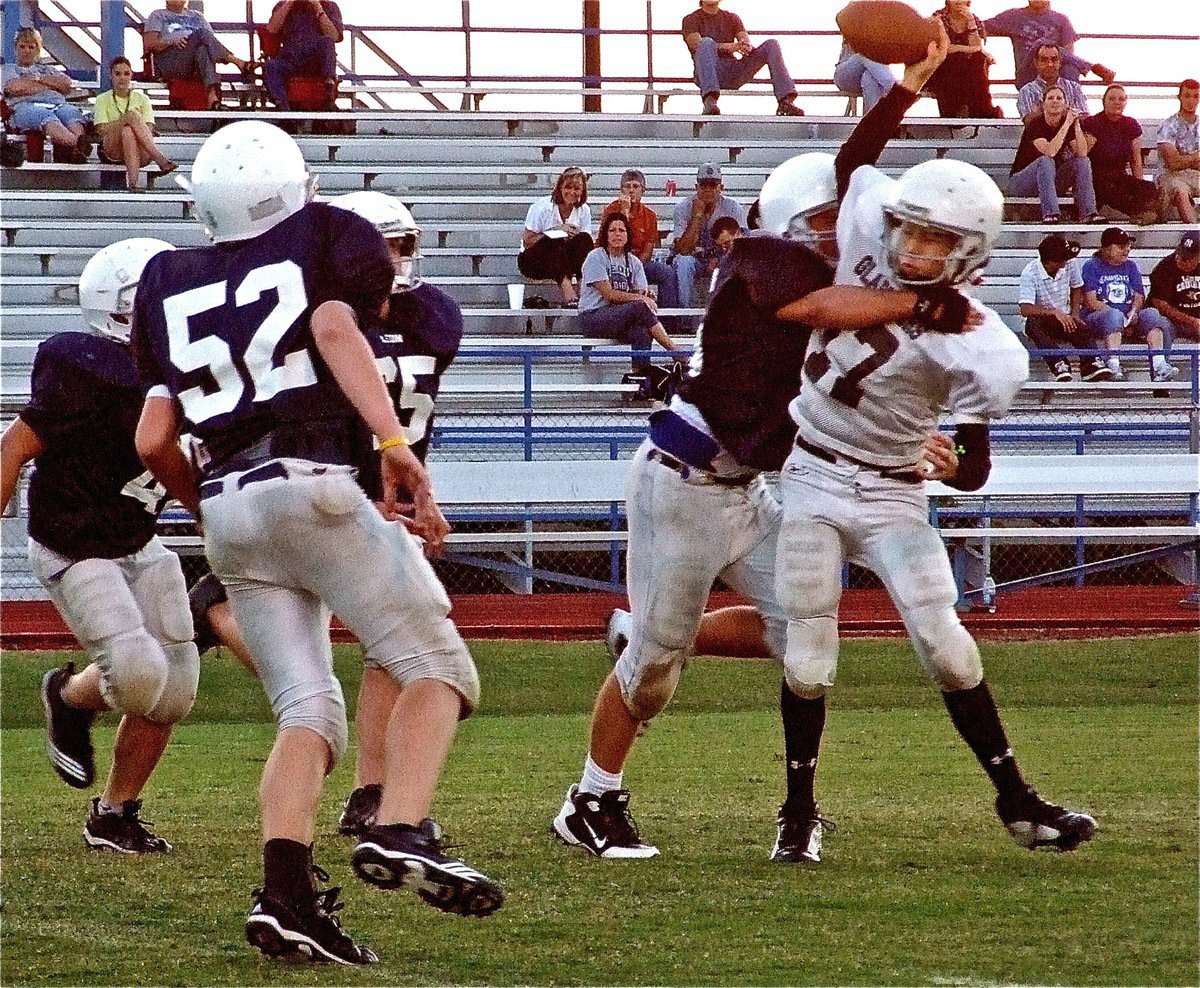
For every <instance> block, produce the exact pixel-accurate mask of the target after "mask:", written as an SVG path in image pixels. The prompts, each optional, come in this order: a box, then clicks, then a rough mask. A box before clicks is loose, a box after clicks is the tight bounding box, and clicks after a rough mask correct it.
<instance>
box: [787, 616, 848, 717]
mask: <svg viewBox="0 0 1200 988" xmlns="http://www.w3.org/2000/svg"><path fill="white" fill-rule="evenodd" d="M837 658H838V630H837V618H836V617H810V618H802V619H800V620H793V621H789V622H788V626H787V651H786V653H785V654H784V657H783V678H784V679H785V680H786V681H787V684H788V688H789V689H790V690H791V691H792V692H793V693H795V694H796V695H797V696H798V697H800V698H801V699H804V700H813V699H816V698H817V697H819V696H824V695H825V691H826V690H827V689H828V688H829V687H830V686H832V685H833V681H834V679H835V678H836V677H837Z"/></svg>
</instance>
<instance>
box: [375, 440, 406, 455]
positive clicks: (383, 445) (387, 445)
mask: <svg viewBox="0 0 1200 988" xmlns="http://www.w3.org/2000/svg"><path fill="white" fill-rule="evenodd" d="M407 445H408V440H407V439H405V438H404V437H403V436H393V437H392V438H391V439H384V440H382V441H381V442H380V443H379V452H381V453H382V452H383V451H384V450H385V449H391V448H392V447H394V446H407Z"/></svg>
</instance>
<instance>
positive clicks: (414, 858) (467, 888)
mask: <svg viewBox="0 0 1200 988" xmlns="http://www.w3.org/2000/svg"><path fill="white" fill-rule="evenodd" d="M350 864H351V865H352V866H353V868H354V873H355V874H356V875H358V877H359V878H361V879H362V880H363V881H364V882H367V883H368V884H370V885H374V886H376V887H378V888H381V889H398V888H407V889H411V890H412V891H414V892H416V894H417V895H418V896H419V897H420V898H421V899H422V900H424V901H425V902H427V903H428V904H429V905H431V906H433V907H434V908H435V909H440V910H441V911H442V912H446V913H456V914H458V915H460V916H490V915H491V914H492V913H494V912H495V911H496V910H497V909H499V908H500V907H501V905H503V904H504V890H503V889H502V888H500V886H499V885H497V884H496V883H495V882H494V881H492V880H491V879H490V878H488V877H487V875H484V874H482V873H481V872H478V871H476V870H475V869H474V868H471V867H469V866H468V865H466V864H464V863H463V862H462V861H459V860H458V859H457V858H452V857H450V856H448V855H447V854H446V853H445V847H444V844H443V841H442V829H441V827H439V826H438V825H437V824H436V823H435V822H434V821H433V820H430V819H429V818H428V817H426V818H425V819H424V820H422V821H421V823H420V824H419V825H418V826H416V827H413V826H410V825H409V824H406V823H392V824H375V825H374V826H372V827H370V828H368V829H367V830H366V831H365V832H364V833H363V834H362V837H361V839H360V841H359V844H358V846H357V847H356V848H355V849H354V853H353V854H352V855H351V856H350Z"/></svg>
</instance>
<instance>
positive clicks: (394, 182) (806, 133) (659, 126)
mask: <svg viewBox="0 0 1200 988" xmlns="http://www.w3.org/2000/svg"><path fill="white" fill-rule="evenodd" d="M213 116H214V115H213V114H188V113H182V112H179V113H176V112H174V111H169V110H163V111H161V112H159V113H158V118H159V121H160V124H161V126H162V127H163V129H164V131H165V134H164V136H163V137H162V139H161V141H160V146H162V147H163V149H164V150H165V152H166V153H167V154H168V155H170V156H171V157H172V158H173V159H175V160H176V161H178V162H180V164H181V165H182V166H183V170H184V171H186V166H187V164H188V163H189V162H191V161H192V159H193V158H194V157H195V154H196V151H197V150H198V148H199V147H200V145H201V143H202V142H203V139H204V137H205V136H206V135H205V134H204V133H185V132H181V131H177V130H173V129H172V128H177V127H179V126H180V125H194V124H195V123H196V120H197V119H199V120H200V121H206V120H208V119H210V118H212V117H213ZM230 116H233V115H230ZM336 117H337V118H338V119H342V120H345V121H350V122H352V124H353V126H354V127H355V129H356V133H354V134H349V135H337V136H319V135H315V134H314V135H307V134H305V135H301V136H300V137H299V138H298V141H299V144H300V146H301V148H302V150H303V151H304V154H305V157H306V159H307V160H308V162H309V165H310V168H311V169H312V170H313V171H315V172H316V173H317V174H318V175H319V176H320V186H321V190H322V193H328V194H337V193H339V192H344V191H350V190H353V189H362V188H373V189H377V190H380V191H384V192H389V193H394V194H396V195H398V196H399V197H400V198H402V199H403V200H404V201H405V202H406V203H407V204H408V205H409V206H410V208H411V209H412V211H413V214H414V216H415V217H416V219H417V221H418V223H419V224H420V225H421V227H422V229H423V231H424V233H423V242H422V246H423V255H424V258H423V266H422V272H423V276H424V277H425V278H426V279H427V280H428V281H430V282H431V283H433V284H436V285H439V286H440V287H442V288H443V289H445V290H446V291H447V292H448V293H450V294H451V295H452V296H453V297H454V298H455V299H457V300H458V302H459V303H460V304H461V305H462V307H463V310H464V316H465V323H466V336H465V338H464V341H463V347H462V351H461V355H460V357H459V359H458V360H457V361H456V362H455V364H454V366H453V367H452V368H451V370H450V371H449V373H448V374H447V376H446V379H445V384H444V387H443V390H442V395H441V397H440V398H439V403H438V405H439V415H438V426H437V432H436V434H435V438H434V454H433V455H434V457H436V458H438V459H444V460H447V461H464V462H465V461H487V460H489V459H491V460H497V461H509V460H525V461H529V460H552V459H553V460H576V461H597V460H599V461H608V460H612V459H621V458H625V457H627V456H628V455H629V454H630V452H631V451H632V450H633V449H634V448H636V446H637V444H638V443H639V442H640V439H641V437H642V435H643V432H644V426H645V419H646V415H647V412H648V411H649V406H648V405H647V404H645V403H643V402H638V401H636V400H635V399H634V397H633V391H634V388H633V387H632V386H631V385H628V384H622V383H621V378H622V375H623V374H624V373H625V372H627V371H628V370H629V353H628V349H627V348H624V347H619V346H616V345H614V344H605V343H603V342H595V341H587V340H584V339H583V337H582V336H581V335H580V334H579V331H578V328H577V325H576V319H575V314H574V312H573V311H571V310H566V309H558V308H553V307H552V308H549V309H545V308H522V309H515V310H514V309H510V308H509V307H508V304H507V290H506V286H507V285H508V284H509V283H514V282H520V281H522V280H523V279H522V278H521V276H520V275H519V274H518V273H517V269H516V263H515V258H516V252H517V246H518V243H519V239H520V229H521V223H522V219H523V217H524V215H525V212H526V209H527V208H528V206H529V203H530V202H531V201H532V200H533V199H534V198H536V197H538V196H541V195H545V194H546V193H547V192H548V191H549V189H550V188H551V187H552V185H553V182H554V179H555V177H556V176H557V175H558V174H559V173H560V172H561V170H562V169H563V168H564V167H566V166H567V165H570V164H579V163H582V164H583V165H584V167H585V168H586V169H587V171H588V172H589V174H590V185H589V200H590V203H591V205H592V208H593V216H595V217H598V215H599V213H600V211H601V209H602V208H603V206H604V204H605V203H607V202H608V201H609V200H611V199H612V198H613V197H614V196H615V194H616V189H617V185H618V182H619V176H620V173H621V171H622V170H623V169H625V168H627V167H629V166H631V165H636V166H637V167H639V168H641V169H642V170H643V171H644V172H645V173H646V175H647V178H648V186H649V188H648V191H647V195H646V199H645V201H646V202H647V204H648V205H650V206H651V207H652V208H653V209H654V210H655V211H656V212H657V213H658V215H659V219H660V227H661V229H662V230H663V232H664V233H669V230H670V225H671V213H672V210H673V208H674V207H675V205H676V204H677V203H678V202H679V201H680V198H681V197H683V196H685V195H687V194H688V192H689V190H690V189H691V187H692V183H693V178H692V176H694V174H695V169H696V167H697V165H699V164H700V163H703V162H706V161H715V162H718V163H720V164H721V166H722V169H723V173H724V181H725V185H726V191H727V194H729V195H731V196H733V197H734V198H736V199H738V200H739V201H740V202H742V203H743V205H746V206H748V205H749V204H750V203H751V201H752V200H753V199H754V198H755V196H756V194H757V191H758V189H759V188H760V187H761V184H762V182H763V180H764V178H765V177H766V175H767V174H768V173H769V172H770V170H771V169H772V168H773V167H775V166H776V165H777V164H779V163H780V162H781V161H783V160H784V159H785V158H787V157H790V156H792V155H794V154H798V153H801V152H803V151H806V150H822V151H836V150H837V148H838V147H840V146H841V143H842V142H844V140H845V139H846V137H847V136H848V135H849V133H850V131H851V129H852V127H853V126H854V124H855V123H856V121H855V120H854V119H853V118H846V117H816V116H813V117H804V118H801V119H798V120H788V119H775V118H770V119H763V118H762V117H759V116H739V115H737V114H736V113H727V114H726V115H724V116H722V117H720V118H717V119H714V118H704V117H700V116H691V115H684V114H669V115H668V114H663V113H658V114H614V113H605V114H595V113H587V114H585V113H573V114H549V113H539V112H517V111H505V112H445V113H432V112H429V111H405V110H395V111H388V110H372V111H355V112H348V113H342V114H337V115H336ZM954 124H955V126H953V127H951V126H949V125H948V124H947V123H946V122H944V121H939V120H937V119H936V118H933V119H931V118H922V119H920V120H918V121H915V122H914V123H913V125H912V126H911V127H910V128H909V131H908V133H907V135H906V136H904V137H901V138H898V139H896V140H894V141H893V142H892V143H891V145H890V146H889V147H888V148H887V149H886V151H885V152H884V154H883V157H882V158H881V162H880V165H881V167H882V168H883V169H884V170H885V171H888V172H890V173H893V174H896V173H899V172H900V171H902V170H903V169H904V168H906V167H908V166H910V165H912V164H915V163H917V162H919V161H923V160H927V159H929V158H935V157H951V158H960V159H963V160H966V161H970V162H972V163H974V164H977V165H979V166H980V167H982V168H983V169H984V170H985V171H987V172H988V173H989V174H991V175H993V177H995V178H997V180H998V181H1000V183H1001V184H1002V185H1003V182H1004V179H1005V178H1006V176H1007V173H1008V168H1009V165H1010V163H1011V161H1012V155H1013V149H1014V148H1015V146H1016V143H1017V136H1018V133H1019V130H1018V123H1017V121H1014V120H1011V119H1010V120H986V121H984V120H980V121H955V122H954ZM1143 126H1144V127H1145V130H1146V135H1145V137H1144V142H1145V144H1146V145H1147V146H1152V144H1153V134H1154V127H1155V125H1154V123H1153V122H1148V121H1143ZM148 177H149V178H150V179H153V168H151V169H150V171H149V173H148ZM669 182H674V183H675V185H676V186H677V187H678V190H679V191H678V195H677V196H670V195H668V194H667V193H666V191H665V189H666V187H667V185H668V183H669ZM0 184H2V188H0V235H2V236H3V240H2V241H0V242H2V243H3V245H4V249H3V253H2V256H0V293H2V297H0V320H2V325H3V329H2V333H3V344H4V355H3V363H2V380H0V392H2V398H0V419H3V421H4V423H7V421H8V420H10V419H11V417H12V416H13V415H14V414H15V413H16V411H17V410H18V409H19V408H20V405H21V403H22V401H23V400H24V398H25V396H27V394H28V377H29V370H30V367H31V365H32V358H33V353H34V351H35V349H36V346H37V343H38V342H39V341H40V340H43V339H45V338H46V337H48V336H49V335H51V334H53V333H55V332H58V331H61V330H65V329H76V328H81V327H82V323H81V320H80V317H79V313H78V308H77V292H76V283H77V280H78V275H79V273H80V271H81V270H82V268H83V265H84V264H85V263H86V261H87V259H88V258H89V257H90V256H91V254H92V253H93V252H94V251H95V250H96V249H97V248H98V247H101V246H103V245H105V244H108V243H112V242H114V241H117V240H120V239H123V238H125V237H128V236H133V235H139V236H155V237H160V238H162V239H164V240H167V241H169V242H171V243H174V244H177V245H179V246H190V245H200V244H203V243H205V242H206V241H205V237H204V234H203V231H202V229H201V227H200V225H199V223H197V222H196V221H195V220H194V219H193V218H192V216H191V211H190V208H189V204H188V198H187V196H186V195H185V194H184V193H182V192H181V191H180V190H179V189H178V187H177V186H176V185H175V183H174V182H172V181H171V180H169V179H167V180H163V181H151V183H150V184H151V188H150V189H149V191H148V192H147V193H146V194H144V195H136V196H134V195H130V194H128V193H127V192H125V191H123V190H122V191H111V190H109V189H107V188H105V187H104V186H105V184H106V179H105V173H103V172H100V171H98V170H96V169H94V168H87V167H80V166H71V165H52V164H48V165H26V166H24V167H22V168H20V169H6V170H4V172H3V174H2V175H0ZM1038 213H1039V210H1038V209H1037V207H1036V203H1035V202H1034V201H1033V200H1027V199H1024V200H1023V199H1013V200H1010V201H1009V202H1008V203H1007V206H1006V222H1005V226H1004V229H1003V233H1002V235H1001V239H1000V242H999V247H998V249H997V250H996V252H995V254H994V256H993V259H992V262H991V264H990V265H989V267H988V269H987V270H986V272H985V275H984V280H983V282H982V284H980V285H978V286H976V287H975V288H974V289H973V290H974V291H975V293H976V294H977V295H978V297H979V298H981V300H983V301H985V302H986V303H987V304H989V305H991V306H993V307H994V308H995V309H996V310H997V311H998V312H999V313H1000V314H1001V316H1002V317H1003V318H1004V319H1005V321H1006V322H1007V323H1008V325H1010V326H1011V327H1012V328H1013V329H1014V330H1015V331H1018V330H1019V329H1020V327H1021V323H1022V320H1021V319H1020V317H1019V315H1018V313H1017V307H1016V301H1015V300H1016V289H1017V279H1018V276H1019V274H1020V271H1021V269H1022V267H1023V266H1024V265H1025V263H1026V262H1027V261H1028V260H1029V259H1030V257H1032V256H1033V253H1034V249H1035V248H1036V245H1037V243H1038V242H1039V241H1040V240H1041V239H1042V237H1043V236H1044V235H1045V234H1046V233H1047V232H1048V229H1047V228H1045V227H1043V226H1042V225H1041V224H1040V223H1037V222H1034V220H1035V219H1036V216H1037V214H1038ZM1055 229H1057V230H1058V231H1060V232H1063V233H1064V234H1066V235H1068V236H1071V237H1073V238H1075V239H1078V240H1080V241H1081V242H1082V243H1083V244H1084V249H1085V252H1086V251H1089V250H1091V249H1094V248H1095V247H1097V246H1098V244H1099V237H1100V231H1101V229H1102V228H1101V227H1098V226H1078V225H1073V224H1071V223H1070V222H1068V223H1066V224H1063V225H1061V226H1058V227H1056V228H1055ZM1184 229H1185V228H1184V227H1183V226H1182V225H1179V224H1161V225H1157V226H1153V227H1147V228H1144V229H1142V230H1140V231H1139V232H1138V233H1137V237H1138V243H1137V246H1136V248H1135V250H1134V252H1133V255H1132V256H1133V258H1134V260H1135V261H1136V262H1137V263H1138V265H1139V267H1140V268H1141V270H1142V271H1143V273H1148V272H1149V270H1150V269H1151V268H1152V267H1153V265H1154V264H1155V263H1156V262H1157V261H1158V260H1159V259H1160V258H1161V257H1162V256H1164V255H1165V254H1166V253H1167V252H1169V251H1170V250H1171V249H1172V248H1173V247H1174V246H1175V244H1176V243H1177V241H1178V239H1179V237H1180V234H1181V232H1182V231H1183V230H1184ZM539 293H540V294H542V295H544V296H546V297H548V298H549V300H550V302H551V304H552V305H555V304H556V301H555V300H556V299H557V292H556V290H555V289H554V288H553V287H545V288H542V287H538V286H530V288H528V289H527V292H526V298H527V299H528V298H529V297H531V296H532V295H535V294H539ZM692 342H693V339H692V338H691V337H690V336H687V335H681V336H679V337H677V343H678V344H679V345H680V346H681V348H682V350H683V351H684V353H686V351H687V350H690V347H691V344H692ZM682 355H684V354H681V356H682ZM1125 362H1126V366H1127V368H1128V369H1129V371H1130V378H1131V380H1130V381H1129V382H1128V384H1125V385H1105V386H1099V387H1097V386H1082V385H1066V386H1064V385H1056V384H1055V383H1053V382H1049V381H1047V380H1046V378H1045V372H1044V367H1043V366H1042V362H1041V361H1040V360H1038V359H1036V358H1035V359H1034V360H1032V362H1031V363H1032V366H1033V367H1034V370H1035V378H1034V380H1033V381H1032V382H1031V383H1030V385H1029V387H1028V388H1027V389H1026V390H1025V391H1024V392H1023V393H1022V395H1021V396H1020V398H1019V399H1018V404H1017V407H1016V409H1014V413H1013V415H1012V417H1011V419H1010V420H1009V421H1008V422H1007V423H1004V424H1002V425H999V426H998V427H997V429H996V437H997V442H998V443H999V444H1002V445H1003V446H1004V452H1006V453H1013V454H1020V453H1035V452H1037V453H1074V452H1087V453H1104V452H1109V453H1113V452H1123V451H1127V450H1129V449H1130V448H1131V445H1132V444H1135V443H1136V445H1137V451H1138V452H1140V453H1152V452H1155V451H1161V452H1170V453H1189V452H1190V453H1195V452H1196V451H1197V449H1198V439H1200V411H1198V410H1200V393H1198V388H1200V368H1198V363H1200V358H1198V356H1197V353H1196V351H1195V349H1194V348H1190V349H1189V348H1187V347H1183V348H1180V351H1179V354H1178V355H1177V357H1176V363H1177V364H1178V365H1179V366H1180V368H1181V370H1182V371H1183V374H1182V376H1181V378H1180V380H1179V381H1178V382H1175V383H1173V384H1169V385H1156V386H1153V387H1152V386H1151V383H1150V382H1149V380H1148V368H1147V361H1146V358H1145V350H1144V348H1142V349H1141V350H1140V351H1137V350H1133V349H1131V350H1130V351H1129V355H1128V357H1127V358H1125ZM609 520H610V521H611V522H612V523H613V524H614V525H615V526H616V527H617V528H619V527H620V522H621V519H620V518H619V517H617V516H616V515H613V516H612V517H611V518H610V519H609ZM14 528H15V526H12V525H8V524H6V526H5V536H4V547H3V549H4V557H3V562H4V564H5V568H6V569H10V567H16V568H18V569H19V568H20V567H21V562H22V560H21V559H20V546H19V537H18V535H17V534H16V533H15V532H14ZM582 541H584V542H587V541H588V539H584V540H582ZM480 542H481V544H484V545H485V550H486V544H487V542H488V540H487V539H485V538H483V537H482V536H480ZM614 545H615V542H614ZM472 548H473V549H474V550H478V551H485V550H480V546H479V545H474V544H473V545H472ZM534 548H535V547H534V545H533V542H532V541H530V542H529V543H528V544H527V545H525V546H524V547H523V548H522V547H518V548H517V555H516V556H511V555H510V554H509V550H507V549H502V550H501V551H500V552H499V555H500V556H503V557H504V558H503V559H502V561H501V562H500V563H495V558H493V564H494V565H492V569H494V570H500V571H501V572H507V576H508V577H509V578H510V579H509V585H510V586H512V587H514V588H522V589H528V588H529V587H530V586H531V585H532V581H531V578H530V574H531V573H534V572H537V573H538V574H540V575H544V573H543V571H542V569H540V568H539V567H538V565H537V564H536V561H535V558H534ZM555 548H556V549H561V546H555ZM604 551H605V552H610V551H611V553H612V554H613V555H612V558H613V559H615V558H616V555H615V554H616V552H617V550H616V549H615V548H611V547H608V546H606V547H604ZM505 567H508V569H507V571H505ZM514 574H515V576H514ZM560 575H561V574H560ZM610 575H611V567H610ZM547 578H551V579H552V578H553V575H551V576H550V577H547ZM12 579H13V577H12V576H11V575H9V576H6V587H8V588H11V587H12V586H13V584H12ZM614 579H615V578H614ZM562 582H567V583H572V582H574V583H575V584H576V585H580V586H590V585H593V584H594V585H611V583H612V582H613V580H608V581H607V582H605V581H600V582H599V583H596V582H595V581H591V582H589V581H587V580H583V581H581V580H579V579H566V580H564V581H562ZM7 592H10V591H9V590H8V589H6V593H7Z"/></svg>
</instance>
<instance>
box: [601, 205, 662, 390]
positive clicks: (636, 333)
mask: <svg viewBox="0 0 1200 988" xmlns="http://www.w3.org/2000/svg"><path fill="white" fill-rule="evenodd" d="M629 239H630V237H629V220H628V218H626V216H625V214H624V213H610V214H609V215H608V216H606V217H605V218H604V222H603V223H601V224H600V235H599V246H598V247H596V249H595V250H593V251H591V253H589V254H588V255H587V258H586V259H585V260H584V262H583V271H582V275H581V277H580V279H579V281H580V286H581V293H582V294H581V296H580V299H579V325H580V327H581V328H582V329H583V332H584V335H585V336H591V337H597V338H600V339H606V340H616V341H617V342H618V343H628V344H629V345H630V347H631V348H632V350H633V373H634V374H641V373H645V372H646V371H647V370H648V369H649V367H650V346H651V341H654V340H656V341H658V343H659V344H660V345H661V346H663V347H665V348H666V349H667V350H674V349H675V341H674V340H672V339H671V337H670V336H669V335H668V334H667V331H666V330H665V329H664V328H663V324H662V323H661V322H659V319H658V303H657V302H656V301H655V299H654V297H653V295H651V294H650V291H649V285H648V283H647V281H646V271H645V269H644V268H643V267H642V262H641V261H640V260H639V259H638V256H637V255H636V254H634V253H633V252H632V251H631V250H630V247H629Z"/></svg>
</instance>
